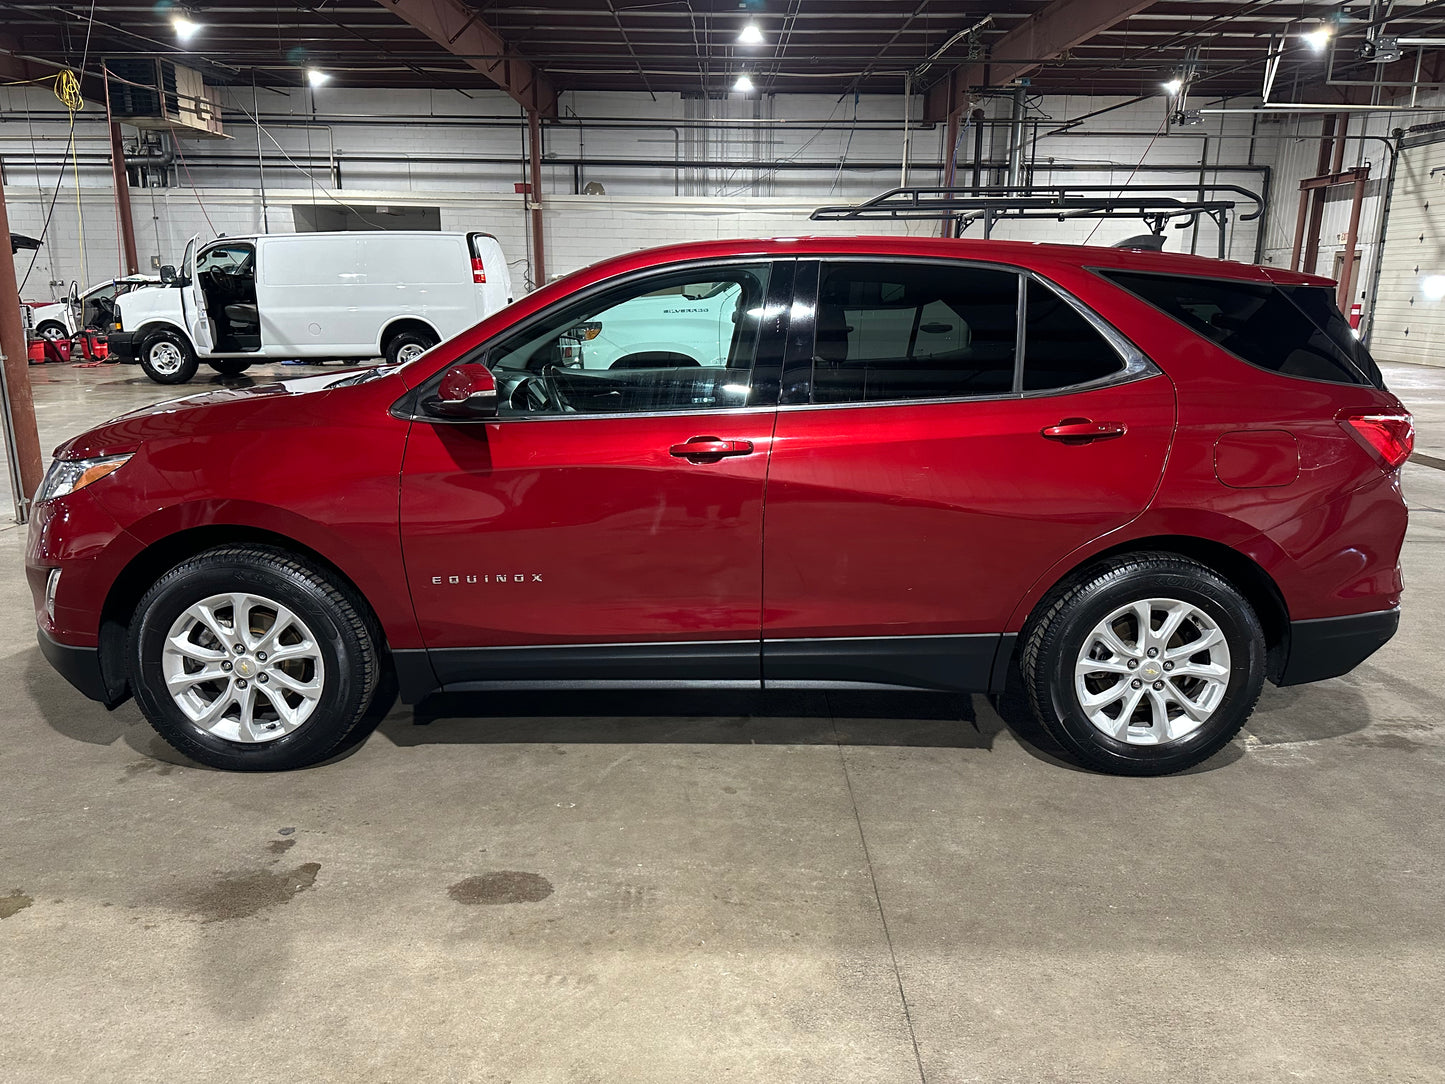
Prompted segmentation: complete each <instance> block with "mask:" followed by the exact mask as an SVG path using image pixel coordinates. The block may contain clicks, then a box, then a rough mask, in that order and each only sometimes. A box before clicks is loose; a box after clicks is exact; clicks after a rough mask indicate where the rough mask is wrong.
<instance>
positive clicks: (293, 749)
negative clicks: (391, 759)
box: [127, 556, 371, 771]
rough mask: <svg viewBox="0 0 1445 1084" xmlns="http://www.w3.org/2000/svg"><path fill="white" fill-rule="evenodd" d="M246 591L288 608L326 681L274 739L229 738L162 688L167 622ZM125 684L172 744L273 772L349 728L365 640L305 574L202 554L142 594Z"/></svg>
mask: <svg viewBox="0 0 1445 1084" xmlns="http://www.w3.org/2000/svg"><path fill="white" fill-rule="evenodd" d="M235 591H250V592H253V593H255V594H258V595H262V596H264V597H266V598H270V599H273V600H274V601H276V602H279V603H281V604H283V605H284V606H286V607H287V608H288V609H290V610H291V611H292V612H293V613H295V614H296V616H297V617H299V618H300V619H301V620H302V621H304V622H305V623H306V625H307V626H308V627H309V628H310V629H311V632H312V634H313V635H314V636H315V637H316V641H317V643H318V645H319V646H320V649H321V657H322V662H323V665H324V666H325V680H324V684H323V688H322V694H321V698H320V701H319V702H318V704H317V705H316V708H315V709H314V711H313V712H312V715H311V717H310V718H308V719H307V720H306V722H305V723H303V724H302V725H301V726H300V727H298V728H297V729H296V730H295V731H293V732H292V733H290V734H287V735H285V736H284V737H281V738H277V739H276V740H274V741H269V742H260V743H255V744H251V743H242V742H232V741H227V740H225V739H224V738H219V737H216V736H215V735H213V734H209V733H207V732H205V731H203V730H201V729H199V728H198V727H196V726H195V725H194V724H193V723H192V722H191V721H190V720H189V719H187V718H186V716H185V715H184V713H182V712H181V710H180V708H179V707H177V706H176V704H175V702H174V701H173V700H172V699H171V696H170V694H169V693H168V692H167V691H166V688H165V678H164V675H163V672H162V668H161V649H162V645H163V644H164V641H165V637H166V635H167V634H168V632H169V631H170V628H171V625H172V624H173V623H174V622H175V620H176V618H178V617H179V616H180V615H181V614H182V613H183V612H184V611H185V610H186V609H187V608H188V607H190V606H191V605H193V604H194V603H196V602H198V601H199V600H201V599H203V598H206V597H209V596H211V595H218V594H226V593H230V592H235ZM127 649H128V650H127V655H128V660H129V666H130V677H131V688H132V691H133V692H134V693H135V697H136V701H137V703H138V704H139V705H140V707H141V710H142V711H143V713H144V714H145V716H146V718H147V719H149V720H150V722H151V724H152V725H153V726H154V727H155V728H156V729H157V730H159V731H160V732H161V736H162V737H164V738H165V739H166V741H168V742H169V743H170V744H171V745H172V746H173V747H175V748H176V749H177V750H179V751H180V752H182V753H185V754H186V755H187V756H189V757H191V759H193V760H196V761H199V762H200V763H202V764H207V765H210V766H211V767H216V768H225V769H229V770H240V771H279V770H286V769H290V768H298V767H304V766H306V765H308V764H313V763H315V762H317V761H319V760H323V759H325V758H326V757H327V756H328V755H329V754H330V753H331V752H332V751H333V750H334V749H335V748H336V747H337V746H338V745H340V744H341V743H342V742H343V741H344V739H345V738H346V736H347V735H348V734H349V733H350V731H351V730H352V729H353V727H354V726H355V724H356V721H357V720H358V719H359V718H360V716H361V714H362V711H363V710H364V708H365V703H364V701H365V700H367V699H369V690H368V689H367V682H366V667H365V661H364V656H365V654H366V652H367V651H369V650H371V645H369V644H364V643H362V642H361V641H360V638H359V637H358V636H357V633H356V630H355V628H354V626H353V624H352V622H350V621H349V620H348V619H347V616H346V615H345V614H344V613H341V612H340V611H339V610H338V609H337V607H336V605H335V603H334V602H333V601H332V600H331V599H328V598H327V597H326V595H325V594H324V593H323V592H322V591H320V590H318V589H317V587H316V585H314V584H312V583H310V582H309V581H308V580H307V579H306V577H304V576H302V575H296V574H287V573H286V572H283V571H281V570H279V569H273V568H269V567H266V566H265V565H264V564H261V563H259V562H254V561H248V560H245V559H236V558H227V557H216V558H213V559H211V560H207V559H206V558H205V557H204V556H203V557H201V558H198V559H197V560H195V561H192V562H190V563H188V564H187V565H183V566H181V567H180V568H179V569H177V570H176V571H175V573H173V574H168V575H167V576H166V577H163V578H162V580H161V581H160V582H159V583H158V584H157V585H156V586H155V587H154V588H152V590H151V593H150V594H148V595H147V596H146V598H145V599H144V600H142V604H141V607H140V608H138V609H137V612H136V618H135V620H134V621H133V622H132V624H131V632H130V639H129V643H128V645H127Z"/></svg>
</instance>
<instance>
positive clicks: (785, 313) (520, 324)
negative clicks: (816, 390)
mask: <svg viewBox="0 0 1445 1084" xmlns="http://www.w3.org/2000/svg"><path fill="white" fill-rule="evenodd" d="M799 262H800V261H799V258H798V257H797V256H791V255H777V254H767V253H756V254H754V255H751V256H727V257H723V258H722V259H716V258H714V259H697V260H685V261H681V262H678V263H674V264H654V265H653V266H651V267H643V268H639V269H637V270H636V271H630V272H628V273H627V274H625V275H618V276H616V277H613V278H606V279H601V280H599V281H598V282H594V283H593V284H592V285H591V286H589V287H587V288H586V289H585V290H579V291H578V292H576V293H573V294H568V295H567V296H566V297H564V298H562V299H560V300H559V301H558V302H557V303H556V304H553V305H548V306H547V307H546V308H543V309H539V310H537V311H536V312H534V313H532V314H531V315H530V316H526V317H523V318H522V319H521V320H518V321H517V322H516V323H515V324H511V325H509V326H508V327H507V328H506V329H505V330H504V331H503V332H501V335H500V336H493V337H492V338H490V339H488V340H487V341H486V342H483V343H479V344H478V345H477V346H475V347H473V348H472V349H471V350H469V351H468V352H467V353H465V354H463V355H461V356H460V357H457V358H454V359H453V360H452V361H451V363H450V364H448V365H445V366H443V367H442V368H441V369H439V370H437V372H435V373H433V374H432V375H431V376H429V377H427V378H426V380H424V381H422V382H421V383H420V384H418V385H417V386H416V387H414V388H412V389H411V390H410V391H408V392H407V393H406V394H405V395H403V396H401V397H400V398H399V399H397V401H396V402H395V403H393V404H392V406H391V410H390V413H391V415H392V416H393V417H396V418H400V419H402V420H403V421H411V422H422V423H425V424H427V425H511V424H514V423H517V422H525V423H528V424H531V423H540V422H554V421H581V420H583V419H602V418H689V417H698V416H705V415H711V414H723V413H725V414H728V415H734V414H763V413H771V412H772V411H775V410H777V409H778V403H777V399H778V396H777V384H778V374H777V371H776V370H777V369H778V368H780V366H781V359H780V358H778V359H774V360H773V361H772V362H770V363H769V364H766V365H765V364H763V361H764V350H765V347H773V348H775V352H776V353H778V354H779V355H781V352H782V349H783V344H784V343H785V342H786V340H787V336H788V319H789V309H790V306H789V305H783V306H781V308H782V311H781V312H779V313H778V314H777V315H776V316H775V317H774V318H773V319H774V323H775V324H776V326H774V327H769V326H768V325H767V324H766V323H764V324H763V325H762V326H761V327H759V329H758V341H757V344H756V346H755V348H754V353H753V367H752V368H751V369H750V370H749V373H750V374H751V375H752V378H753V383H754V386H759V383H760V382H759V380H758V375H759V373H760V372H761V373H762V374H763V375H764V376H769V375H770V379H768V380H766V381H764V382H762V384H761V386H763V387H767V388H769V389H770V391H769V396H768V398H770V399H771V400H772V401H771V402H767V403H758V404H753V405H749V406H743V407H717V408H716V409H711V410H637V411H627V412H625V413H624V412H621V411H619V412H617V413H615V414H613V413H606V414H602V413H598V414H584V413H581V412H578V413H575V414H530V415H529V414H514V415H508V416H501V415H498V416H497V417H493V418H486V419H473V418H439V417H436V416H434V415H431V414H424V413H422V411H421V409H420V404H421V400H422V399H423V398H425V397H426V396H427V395H429V394H431V393H432V392H435V391H436V389H437V387H438V386H439V385H440V384H441V382H442V379H443V378H444V377H445V376H446V374H447V372H448V371H449V370H451V369H452V368H454V367H456V366H458V365H471V364H480V365H485V364H486V363H487V361H486V359H487V355H488V354H489V353H490V352H491V350H492V348H493V347H494V346H495V345H496V342H497V340H498V338H500V337H506V338H511V337H512V335H513V334H514V333H525V332H527V331H529V330H531V329H532V328H534V327H536V325H538V324H541V323H543V322H544V321H546V320H548V319H550V318H551V317H552V316H553V315H554V314H555V313H556V312H557V311H558V310H559V309H561V308H563V307H567V306H571V305H573V304H576V303H578V302H583V301H586V300H587V299H589V298H593V297H597V296H599V295H601V294H605V293H610V292H611V291H612V290H614V289H618V288H619V287H623V286H627V285H628V284H630V283H633V282H641V281H645V280H647V279H650V278H660V277H662V276H664V275H666V276H672V275H674V274H676V273H677V272H679V271H689V270H690V269H691V268H698V269H704V268H714V267H756V266H757V265H758V264H768V265H769V272H768V289H767V298H766V300H772V299H773V296H774V292H775V290H777V289H778V288H779V286H780V285H782V284H783V283H786V289H787V290H788V293H789V294H790V295H791V294H792V290H793V279H794V275H795V273H796V268H797V265H798V263H799ZM765 303H766V302H765ZM770 368H771V369H773V370H774V371H773V372H772V373H771V374H768V372H767V370H768V369H770Z"/></svg>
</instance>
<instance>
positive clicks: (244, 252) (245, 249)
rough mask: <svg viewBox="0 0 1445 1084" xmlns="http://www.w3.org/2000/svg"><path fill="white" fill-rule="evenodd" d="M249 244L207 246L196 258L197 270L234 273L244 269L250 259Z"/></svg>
mask: <svg viewBox="0 0 1445 1084" xmlns="http://www.w3.org/2000/svg"><path fill="white" fill-rule="evenodd" d="M251 251H252V250H251V246H250V245H230V246H225V247H221V248H208V249H206V251H205V252H202V253H201V254H200V256H199V257H197V259H196V270H197V271H220V272H222V273H223V274H227V275H234V274H237V273H242V272H244V271H245V270H246V268H247V266H248V265H249V263H250V259H251Z"/></svg>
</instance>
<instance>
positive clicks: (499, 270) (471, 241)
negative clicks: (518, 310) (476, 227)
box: [467, 231, 512, 319]
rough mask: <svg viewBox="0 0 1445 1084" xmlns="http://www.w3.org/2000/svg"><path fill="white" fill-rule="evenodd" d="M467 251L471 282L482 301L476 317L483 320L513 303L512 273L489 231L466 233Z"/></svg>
mask: <svg viewBox="0 0 1445 1084" xmlns="http://www.w3.org/2000/svg"><path fill="white" fill-rule="evenodd" d="M467 253H468V254H469V255H470V256H471V258H472V282H473V283H474V284H475V285H476V287H477V295H478V297H479V299H480V301H481V306H480V308H479V309H478V311H477V317H478V319H486V318H487V317H488V316H491V315H492V313H494V312H496V311H497V310H498V309H500V308H502V307H504V306H506V305H510V304H511V303H512V274H511V272H510V271H509V270H508V269H507V257H506V254H505V253H504V252H503V251H502V243H501V242H500V241H498V240H497V239H496V238H495V237H493V236H492V235H491V234H490V233H481V232H480V231H474V232H472V233H469V234H467Z"/></svg>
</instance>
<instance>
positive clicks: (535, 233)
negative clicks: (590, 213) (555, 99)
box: [527, 109, 547, 288]
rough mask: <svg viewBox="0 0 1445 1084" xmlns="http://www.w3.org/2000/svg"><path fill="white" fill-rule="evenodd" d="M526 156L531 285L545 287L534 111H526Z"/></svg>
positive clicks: (539, 135)
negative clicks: (528, 187) (530, 233)
mask: <svg viewBox="0 0 1445 1084" xmlns="http://www.w3.org/2000/svg"><path fill="white" fill-rule="evenodd" d="M527 156H528V158H529V159H530V165H531V182H532V184H531V187H532V191H531V193H529V195H528V198H527V206H528V208H529V209H530V211H531V215H532V285H533V287H534V288H541V287H543V286H545V285H547V245H546V242H545V241H544V239H543V237H542V121H541V118H540V117H538V115H537V111H536V110H535V109H529V110H527Z"/></svg>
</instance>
